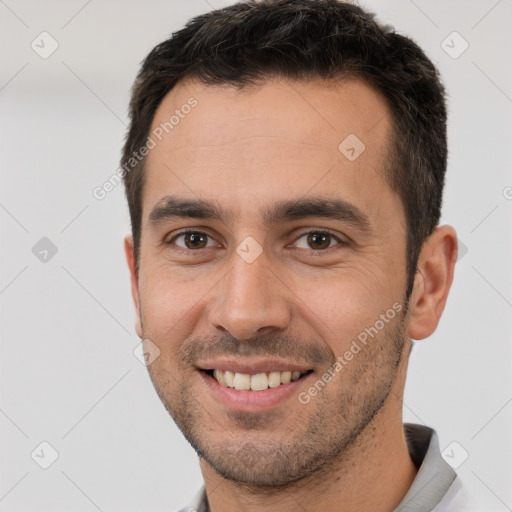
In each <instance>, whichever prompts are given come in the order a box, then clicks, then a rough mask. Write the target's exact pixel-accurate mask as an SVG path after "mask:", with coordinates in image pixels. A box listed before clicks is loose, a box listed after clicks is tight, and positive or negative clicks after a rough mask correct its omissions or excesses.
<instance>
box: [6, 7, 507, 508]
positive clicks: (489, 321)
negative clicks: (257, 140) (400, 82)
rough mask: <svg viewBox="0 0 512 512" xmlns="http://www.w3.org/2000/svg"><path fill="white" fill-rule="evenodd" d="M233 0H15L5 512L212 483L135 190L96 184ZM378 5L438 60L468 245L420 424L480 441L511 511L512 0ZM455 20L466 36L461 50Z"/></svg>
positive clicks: (408, 401) (415, 394)
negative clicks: (187, 435)
mask: <svg viewBox="0 0 512 512" xmlns="http://www.w3.org/2000/svg"><path fill="white" fill-rule="evenodd" d="M228 3H231V2H220V1H215V0H208V1H206V0H194V1H187V2H178V1H169V0H167V1H165V2H164V1H152V2H135V1H120V0H110V1H101V2H100V1H99V0H92V1H89V2H87V1H83V0H74V1H66V2H65V1H56V0H52V1H45V2H37V1H35V0H31V1H15V0H5V1H4V0H0V20H1V21H0V48H1V49H2V56H1V69H0V102H1V118H0V119H1V123H0V130H1V132H0V151H1V163H2V182H1V187H0V227H1V235H2V240H1V256H0V257H1V275H0V294H1V295H0V300H1V318H0V325H1V336H2V338H1V357H2V359H1V381H0V434H1V451H0V510H1V511H4V512H5V511H10V512H22V511H23V512H25V511H26V512H28V511H30V512H40V511H41V512H42V511H52V512H59V511H66V512H69V511H73V512H79V511H80V512H81V511H84V512H88V511H94V510H101V511H105V512H106V511H114V510H123V511H142V510H148V511H149V510H151V511H173V510H175V509H177V508H178V507H179V506H182V505H184V504H186V502H187V501H188V500H189V499H190V497H191V496H192V495H193V494H194V493H195V491H196V490H197V489H198V488H199V486H200V485H201V483H202V479H201V475H200V472H199V468H198V464H197V460H196V456H195V453H194V452H193V450H192V449H191V448H190V447H189V446H188V444H187V443H186V442H185V441H184V439H183V438H182V436H181V434H180V433H179V431H178V430H177V428H176V427H175V426H174V424H173V422H172V420H171V419H170V418H169V416H168V414H167V413H166V412H165V410H164V408H163V406H162V405H161V403H160V401H159V399H158V398H157V395H156V393H155V391H154V389H153V387H152V385H151V382H150V380H149V377H148V375H147V370H146V368H145V366H144V365H143V364H141V363H140V362H139V361H138V360H137V359H136V358H135V356H134V355H133V350H134V348H135V347H136V346H137V344H138V341H139V340H138V338H137V336H136V334H135V332H134V329H133V310H132V302H131V296H130V287H129V276H128V271H127V268H126V264H125V261H124V254H123V250H122V237H123V236H124V235H125V234H126V233H127V232H128V231H129V223H128V214H127V207H126V205H125V202H124V196H123V189H122V187H121V186H118V187H117V188H116V189H114V190H113V191H112V192H110V193H109V194H108V195H107V197H106V198H105V199H104V200H102V201H99V200H97V199H95V198H94V197H93V195H92V190H93V189H94V187H96V186H99V185H101V184H102V183H103V182H104V181H105V180H107V179H108V178H109V177H110V176H111V175H112V174H113V173H114V171H115V170H116V168H117V165H118V159H119V155H120V149H121V145H122V141H123V137H124V133H125V125H126V121H127V118H126V112H127V103H128V98H129V96H128V94H129V88H130V86H131V84H132V81H133V78H134V76H135V73H136V72H137V69H138V66H139V63H140V61H141V60H142V59H143V57H144V56H145V55H146V54H147V53H148V52H149V51H150V50H151V48H152V47H153V46H154V45H155V44H157V43H159V42H160V41H162V40H163V39H165V38H167V37H168V35H169V34H170V33H171V32H172V31H174V30H177V29H179V28H180V27H182V26H183V24H184V23H185V22H186V21H187V20H188V19H189V18H190V17H192V16H195V15H197V14H200V13H203V12H205V11H208V10H210V9H211V8H213V7H222V6H224V5H227V4H228ZM363 5H365V6H367V7H369V8H371V9H372V10H374V11H376V12H377V13H378V15H379V18H380V19H381V20H383V21H385V22H387V23H391V24H393V25H394V26H395V27H396V29H397V30H399V31H400V32H402V33H405V34H408V35H411V36H413V37H414V38H415V39H416V40H417V42H418V43H419V44H420V45H421V46H422V47H423V48H424V49H425V50H426V52H427V53H428V55H429V56H430V57H431V58H432V59H433V61H434V62H435V63H436V64H437V65H438V67H439V68H440V70H441V73H442V75H443V77H444V80H445V83H446V86H447V89H448V92H449V111H450V118H449V138H450V141H449V142H450V161H449V169H448V176H447V186H446V195H445V206H444V211H443V212H444V213H443V222H445V223H450V224H452V225H454V226H455V227H456V229H457V230H458V234H459V237H460V239H461V241H462V243H463V244H464V246H465V247H467V253H466V254H463V256H462V257H461V259H460V260H459V262H458V264H457V268H456V276H455V282H454V285H453V288H452V292H451V295H450V298H449V301H448V305H447V307H446V310H445V313H444V316H443V319H442V321H441V323H440V326H439V328H438V330H437V332H436V333H435V335H433V336H432V337H431V338H430V339H428V340H424V341H421V342H417V343H416V345H415V348H414V351H413V353H412V359H411V362H410V367H409V375H408V383H407V387H406V396H405V403H404V414H405V420H406V421H412V422H417V423H425V424H427V425H430V426H432V427H434V428H435V429H436V430H437V432H438V435H439V438H440V443H441V448H442V449H445V448H447V447H448V450H447V454H448V456H451V457H452V459H462V458H463V456H464V450H465V451H467V452H468V454H469V457H468V458H467V460H466V461H465V462H463V463H462V465H461V466H460V467H459V469H458V470H457V471H458V473H459V475H460V476H461V478H462V479H463V480H464V481H465V482H466V484H467V485H468V486H469V487H471V489H472V493H473V495H474V500H475V502H477V503H480V506H481V510H482V511H485V512H489V511H497V512H498V511H505V510H512V486H511V485H510V484H511V483H512V462H511V461H512V448H511V442H510V441H511V436H510V432H511V431H512V428H511V427H512V404H511V401H512V386H511V380H512V379H511V373H512V372H511V366H512V364H511V360H512V358H511V352H512V348H511V346H512V345H511V343H510V332H511V327H512V314H511V313H512V272H511V262H512V254H511V253H512V250H511V245H512V244H511V236H510V234H511V232H512V231H511V228H512V226H511V224H512V222H511V219H512V200H511V198H512V188H511V187H512V176H511V173H510V168H511V159H512V158H511V152H510V146H511V142H512V137H511V135H512V133H511V132H512V122H511V113H512V69H511V67H510V53H511V50H512V45H511V40H510V31H509V30H510V22H511V19H512V17H511V15H512V1H511V0H500V1H496V0H481V1H474V0H473V1H445V0H436V1H427V0H414V1H412V0H393V1H377V0H371V1H366V2H364V3H363ZM43 31H47V32H49V33H50V34H51V36H52V37H53V38H54V39H55V40H56V41H57V42H58V45H59V47H58V49H57V50H56V51H55V53H53V54H52V55H51V56H50V57H49V58H47V59H42V58H41V57H40V56H39V55H38V54H37V53H36V52H35V51H34V50H33V49H32V48H31V43H32V41H33V40H35V41H36V43H37V42H38V41H40V38H39V39H38V36H39V34H40V33H41V32H43ZM453 31H456V32H458V34H460V36H461V37H462V38H464V40H465V41H467V43H468V44H469V47H468V49H467V50H466V51H465V52H464V53H462V54H461V55H460V56H458V58H453V56H454V55H455V54H458V53H459V52H460V50H461V49H462V48H463V44H464V42H463V40H462V39H460V37H459V36H458V35H451V36H450V34H452V32H453ZM448 36H450V37H448ZM447 37H448V39H447ZM443 41H445V42H444V43H443ZM41 44H42V43H40V42H39V45H40V46H41ZM45 44H48V43H45ZM45 47H46V48H48V46H45ZM445 50H446V51H445ZM447 51H448V52H451V54H452V55H451V56H450V55H449V54H448V53H447ZM507 187H508V188H507ZM42 237H48V238H49V239H50V240H51V241H52V242H53V244H55V246H56V247H57V249H58V252H57V254H56V255H54V256H53V257H51V258H50V255H49V256H48V257H47V259H48V261H47V262H42V261H40V260H39V259H38V258H37V257H36V256H35V255H34V254H33V252H32V248H33V246H34V245H35V244H36V243H37V242H38V241H39V240H40V239H41V238H42ZM40 256H42V255H40ZM43 441H46V442H48V443H50V444H51V445H52V446H53V447H54V449H55V450H56V451H57V452H58V453H59V457H58V459H57V460H56V461H55V462H54V463H53V465H51V466H50V467H49V468H48V469H42V468H41V467H39V465H38V464H37V463H36V462H35V461H34V460H33V459H32V458H31V453H32V452H33V451H34V450H35V449H36V452H35V454H36V455H34V458H35V459H36V460H38V461H39V462H41V461H43V459H44V458H45V457H46V458H47V457H49V456H50V451H49V449H48V448H45V447H44V446H43V447H42V448H41V447H40V446H39V445H40V443H41V442H43ZM454 441H455V442H456V443H458V444H456V445H451V446H450V444H451V443H452V442H454ZM45 450H46V451H45ZM37 454H39V457H38V455H37ZM47 460H48V459H47ZM43 462H44V461H43Z"/></svg>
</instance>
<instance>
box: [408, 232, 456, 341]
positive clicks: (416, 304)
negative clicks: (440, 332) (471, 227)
mask: <svg viewBox="0 0 512 512" xmlns="http://www.w3.org/2000/svg"><path fill="white" fill-rule="evenodd" d="M456 261H457V233H456V232H455V230H454V229H453V228H452V227H451V226H438V227H437V228H436V229H435V230H434V232H433V233H432V234H431V235H430V237H429V238H428V239H427V240H426V241H425V243H424V244H423V248H422V250H421V253H420V256H419V258H418V265H417V270H416V276H415V278H414V288H413V291H412V294H411V299H410V302H409V323H408V328H407V329H408V330H407V334H408V336H409V337H410V338H412V339H415V340H422V339H424V338H427V337H428V336H430V335H431V334H432V333H433V332H434V331H435V330H436V328H437V325H438V323H439V319H440V318H441V315H442V313H443V310H444V307H445V304H446V300H447V298H448V292H449V291H450V287H451V285H452V281H453V274H454V270H455V262H456Z"/></svg>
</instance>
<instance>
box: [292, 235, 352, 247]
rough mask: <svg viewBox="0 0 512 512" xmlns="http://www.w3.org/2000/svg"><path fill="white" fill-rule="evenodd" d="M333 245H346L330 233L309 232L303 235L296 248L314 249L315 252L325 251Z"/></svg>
mask: <svg viewBox="0 0 512 512" xmlns="http://www.w3.org/2000/svg"><path fill="white" fill-rule="evenodd" d="M302 240H303V241H302ZM333 242H334V243H333ZM333 245H346V243H345V242H344V241H343V240H341V239H340V238H339V237H337V236H335V235H333V234H332V233H329V231H309V232H308V233H304V234H303V235H301V236H300V237H299V238H298V239H297V242H296V243H295V246H296V247H298V248H300V249H313V250H314V251H323V250H325V249H329V248H330V247H332V246H333Z"/></svg>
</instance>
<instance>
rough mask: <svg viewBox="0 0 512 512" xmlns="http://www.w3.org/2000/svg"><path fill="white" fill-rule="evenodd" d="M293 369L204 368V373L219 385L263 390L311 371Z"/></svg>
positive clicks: (285, 382)
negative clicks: (244, 370)
mask: <svg viewBox="0 0 512 512" xmlns="http://www.w3.org/2000/svg"><path fill="white" fill-rule="evenodd" d="M311 372H312V370H308V371H305V372H300V371H297V370H294V371H288V370H287V371H282V372H281V371H271V372H264V373H254V374H249V373H238V372H232V371H229V370H226V371H224V370H219V369H215V370H206V373H207V374H208V375H209V376H210V377H212V378H214V379H215V380H216V381H217V382H218V383H219V384H220V385H221V386H223V387H227V388H233V389H235V390H238V391H265V390H266V389H269V388H277V387H279V386H281V385H284V384H289V383H290V382H292V381H296V380H299V379H300V378H302V377H303V376H304V375H307V374H308V373H311Z"/></svg>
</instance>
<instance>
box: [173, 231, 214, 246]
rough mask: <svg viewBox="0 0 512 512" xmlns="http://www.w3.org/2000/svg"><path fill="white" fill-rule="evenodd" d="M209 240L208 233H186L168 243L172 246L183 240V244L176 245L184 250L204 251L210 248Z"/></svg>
mask: <svg viewBox="0 0 512 512" xmlns="http://www.w3.org/2000/svg"><path fill="white" fill-rule="evenodd" d="M209 238H210V237H209V236H208V235H207V234H206V233H201V232H200V231H185V232H183V233H180V234H178V235H176V236H175V237H173V238H172V239H171V240H170V241H169V242H168V243H169V244H171V245H172V244H173V243H176V241H177V240H180V239H181V240H182V242H181V243H176V245H177V246H178V247H180V248H182V249H190V250H194V249H204V248H206V247H208V245H207V244H208V239H209ZM209 247H211V245H210V246H209Z"/></svg>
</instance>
